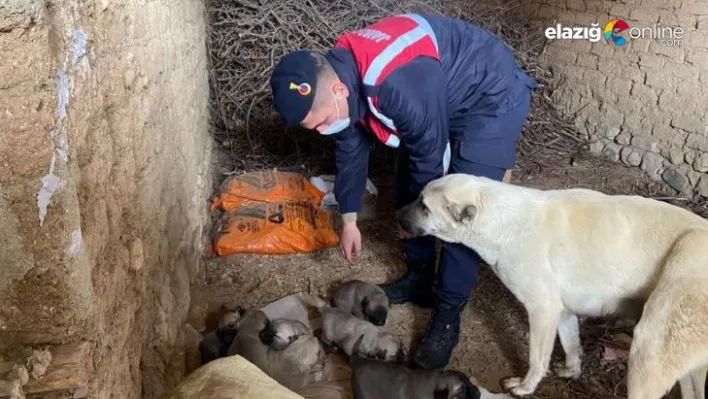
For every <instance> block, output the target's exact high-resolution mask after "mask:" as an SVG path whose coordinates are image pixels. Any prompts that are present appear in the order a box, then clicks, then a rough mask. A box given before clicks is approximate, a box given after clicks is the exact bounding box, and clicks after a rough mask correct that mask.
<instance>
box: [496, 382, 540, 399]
mask: <svg viewBox="0 0 708 399" xmlns="http://www.w3.org/2000/svg"><path fill="white" fill-rule="evenodd" d="M523 382H524V379H523V378H521V377H509V378H505V379H504V380H502V387H503V388H504V391H507V392H509V393H511V394H512V395H514V396H516V397H519V398H520V397H523V396H528V395H531V394H532V393H533V391H534V389H535V387H527V386H526V385H525V384H524V383H523Z"/></svg>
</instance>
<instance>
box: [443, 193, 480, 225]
mask: <svg viewBox="0 0 708 399" xmlns="http://www.w3.org/2000/svg"><path fill="white" fill-rule="evenodd" d="M445 209H447V211H448V213H449V214H450V216H452V218H453V219H454V220H455V221H456V222H457V223H468V222H471V221H472V219H474V217H475V216H476V215H477V207H476V206H474V205H472V204H464V205H461V204H457V203H455V202H452V201H450V200H449V199H448V198H447V197H445Z"/></svg>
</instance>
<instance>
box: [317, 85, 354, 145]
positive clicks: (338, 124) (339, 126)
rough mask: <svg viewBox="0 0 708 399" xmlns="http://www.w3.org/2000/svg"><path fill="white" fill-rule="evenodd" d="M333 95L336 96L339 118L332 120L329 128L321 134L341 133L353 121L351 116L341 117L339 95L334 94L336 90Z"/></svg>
mask: <svg viewBox="0 0 708 399" xmlns="http://www.w3.org/2000/svg"><path fill="white" fill-rule="evenodd" d="M332 97H334V108H335V109H336V110H337V120H336V121H334V122H332V124H331V125H329V126H328V127H327V129H326V130H325V131H324V132H322V133H320V134H324V135H330V134H336V133H339V132H341V131H342V130H344V129H346V128H348V127H349V124H350V123H351V121H350V119H349V117H346V118H344V119H339V106H338V105H337V96H335V95H334V92H332Z"/></svg>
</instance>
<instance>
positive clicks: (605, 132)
mask: <svg viewBox="0 0 708 399" xmlns="http://www.w3.org/2000/svg"><path fill="white" fill-rule="evenodd" d="M597 134H598V135H599V136H600V137H604V138H606V139H610V140H613V139H614V138H615V137H617V135H618V134H620V128H618V127H614V126H613V127H610V126H606V125H604V124H600V125H599V126H598V127H597Z"/></svg>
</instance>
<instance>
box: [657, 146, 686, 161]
mask: <svg viewBox="0 0 708 399" xmlns="http://www.w3.org/2000/svg"><path fill="white" fill-rule="evenodd" d="M659 154H661V155H662V156H664V157H665V158H668V160H669V161H670V162H671V163H672V164H674V165H680V164H682V163H683V159H684V153H683V151H682V150H681V147H678V146H675V145H666V146H662V148H661V150H660V151H659Z"/></svg>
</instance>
